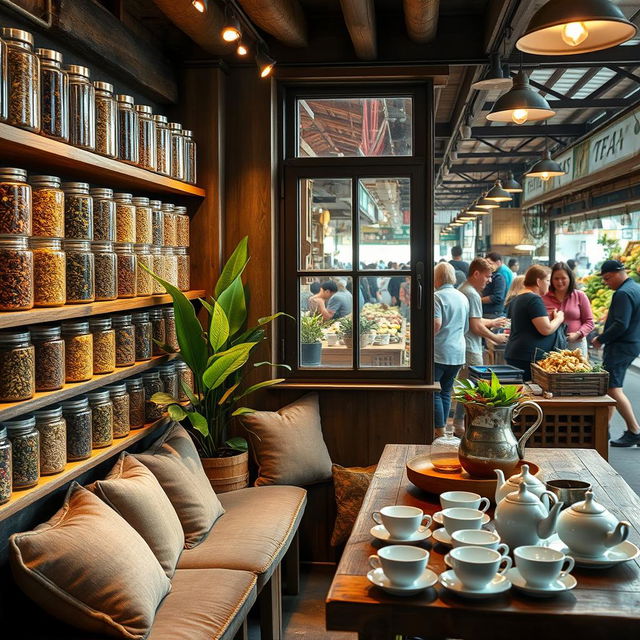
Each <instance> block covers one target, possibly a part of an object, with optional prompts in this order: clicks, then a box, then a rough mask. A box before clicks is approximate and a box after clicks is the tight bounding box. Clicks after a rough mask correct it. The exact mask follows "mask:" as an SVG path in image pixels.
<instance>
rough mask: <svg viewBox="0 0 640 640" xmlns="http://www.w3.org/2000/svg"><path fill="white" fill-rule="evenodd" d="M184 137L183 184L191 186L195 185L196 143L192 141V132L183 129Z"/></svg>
mask: <svg viewBox="0 0 640 640" xmlns="http://www.w3.org/2000/svg"><path fill="white" fill-rule="evenodd" d="M182 135H183V136H184V168H185V176H184V179H185V182H189V183H191V184H195V183H196V142H195V140H194V139H193V131H190V130H189V129H184V130H183V131H182Z"/></svg>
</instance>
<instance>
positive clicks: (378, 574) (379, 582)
mask: <svg viewBox="0 0 640 640" xmlns="http://www.w3.org/2000/svg"><path fill="white" fill-rule="evenodd" d="M367 579H368V580H369V582H371V584H375V585H376V587H380V588H381V589H382V590H384V591H386V592H387V593H390V594H391V595H394V596H412V595H414V594H416V593H420V591H424V590H425V589H428V588H429V587H433V585H434V584H435V583H436V582H438V576H437V575H436V574H435V573H433V571H431V569H425V570H424V572H423V573H422V575H421V576H420V577H419V578H418V579H417V580H416V581H415V582H414V583H413V584H412V585H409V586H408V587H398V586H396V585H392V584H391V581H390V580H389V578H387V576H386V575H385V574H384V571H383V570H382V569H380V568H378V569H371V571H369V573H367Z"/></svg>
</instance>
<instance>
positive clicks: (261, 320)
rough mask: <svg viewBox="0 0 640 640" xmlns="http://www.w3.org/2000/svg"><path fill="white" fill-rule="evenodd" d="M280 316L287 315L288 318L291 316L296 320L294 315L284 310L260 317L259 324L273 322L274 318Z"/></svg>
mask: <svg viewBox="0 0 640 640" xmlns="http://www.w3.org/2000/svg"><path fill="white" fill-rule="evenodd" d="M280 316H286V317H287V318H291V319H292V320H295V318H294V317H293V316H290V315H289V314H288V313H285V312H284V311H278V313H274V314H273V315H272V316H265V317H264V318H258V324H259V325H263V324H267V323H268V322H271V321H272V320H275V319H276V318H279V317H280Z"/></svg>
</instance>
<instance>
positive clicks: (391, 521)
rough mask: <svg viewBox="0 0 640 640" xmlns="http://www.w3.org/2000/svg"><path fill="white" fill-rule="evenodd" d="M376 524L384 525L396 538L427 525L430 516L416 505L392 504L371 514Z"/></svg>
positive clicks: (404, 536) (411, 533) (403, 536)
mask: <svg viewBox="0 0 640 640" xmlns="http://www.w3.org/2000/svg"><path fill="white" fill-rule="evenodd" d="M371 517H372V518H373V521H374V522H375V523H376V524H381V525H384V528H385V529H386V530H387V531H388V532H389V533H390V534H391V537H392V538H395V539H396V540H406V539H407V538H410V537H411V536H412V535H413V534H414V533H415V532H416V531H417V530H418V529H419V528H420V526H421V525H422V526H425V527H428V526H429V525H430V524H431V516H426V515H424V513H423V512H422V509H418V507H407V506H404V505H399V504H398V505H393V506H389V507H383V508H382V509H380V511H374V512H373V513H372V514H371Z"/></svg>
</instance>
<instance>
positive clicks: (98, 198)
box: [89, 188, 116, 242]
mask: <svg viewBox="0 0 640 640" xmlns="http://www.w3.org/2000/svg"><path fill="white" fill-rule="evenodd" d="M89 193H90V194H91V197H92V198H93V239H94V240H104V241H105V242H115V240H116V203H115V200H114V199H113V189H103V188H95V189H90V191H89Z"/></svg>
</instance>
